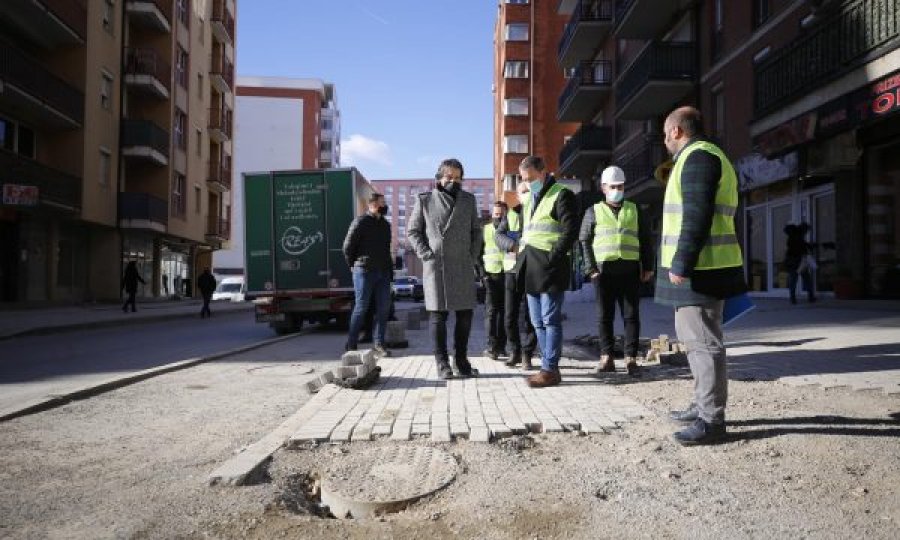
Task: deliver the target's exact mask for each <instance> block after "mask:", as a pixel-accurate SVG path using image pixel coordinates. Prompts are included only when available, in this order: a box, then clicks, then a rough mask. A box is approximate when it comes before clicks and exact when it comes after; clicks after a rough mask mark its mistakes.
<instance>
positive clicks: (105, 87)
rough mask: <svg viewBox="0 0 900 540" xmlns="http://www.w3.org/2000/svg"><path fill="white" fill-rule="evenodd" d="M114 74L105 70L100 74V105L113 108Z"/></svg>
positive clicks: (109, 108)
mask: <svg viewBox="0 0 900 540" xmlns="http://www.w3.org/2000/svg"><path fill="white" fill-rule="evenodd" d="M112 88H113V76H112V75H111V74H110V73H108V72H107V71H106V70H104V71H103V72H102V73H101V74H100V106H101V107H103V108H104V109H106V110H107V111H109V110H112Z"/></svg>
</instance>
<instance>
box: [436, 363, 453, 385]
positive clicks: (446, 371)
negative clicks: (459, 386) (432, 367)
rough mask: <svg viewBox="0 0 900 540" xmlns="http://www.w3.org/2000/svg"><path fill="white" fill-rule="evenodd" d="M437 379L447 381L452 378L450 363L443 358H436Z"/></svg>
mask: <svg viewBox="0 0 900 540" xmlns="http://www.w3.org/2000/svg"><path fill="white" fill-rule="evenodd" d="M435 361H436V362H437V371H438V377H440V378H442V379H444V380H447V379H452V378H453V370H452V369H451V368H450V362H448V361H447V360H446V359H444V358H436V359H435Z"/></svg>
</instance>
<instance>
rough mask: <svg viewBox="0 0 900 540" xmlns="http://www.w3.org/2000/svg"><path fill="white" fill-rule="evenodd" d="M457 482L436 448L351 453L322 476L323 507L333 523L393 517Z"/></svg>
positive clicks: (453, 465) (452, 468) (453, 469)
mask: <svg viewBox="0 0 900 540" xmlns="http://www.w3.org/2000/svg"><path fill="white" fill-rule="evenodd" d="M454 478H456V461H455V460H454V459H453V457H452V456H450V454H448V453H446V452H444V451H442V450H438V449H436V448H429V447H427V446H424V447H390V448H387V447H386V448H382V449H370V450H365V451H361V452H354V453H353V454H349V455H347V456H345V457H343V458H341V462H340V463H339V464H337V465H335V466H333V467H331V468H330V469H329V470H328V471H326V472H325V474H324V475H323V477H322V503H324V504H326V505H328V508H329V509H330V510H331V513H332V514H334V515H335V516H336V517H338V518H347V517H353V518H361V517H373V516H377V515H380V514H386V513H389V512H398V511H400V510H402V509H404V508H406V506H407V505H409V504H410V503H411V502H413V501H415V500H416V499H419V498H421V497H424V496H425V495H429V494H431V493H434V492H435V491H437V490H439V489H441V488H443V487H445V486H447V484H449V483H450V482H452V481H453V479H454Z"/></svg>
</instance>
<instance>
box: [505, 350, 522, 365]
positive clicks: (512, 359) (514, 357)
mask: <svg viewBox="0 0 900 540" xmlns="http://www.w3.org/2000/svg"><path fill="white" fill-rule="evenodd" d="M521 363H522V353H521V352H518V351H514V352H513V353H512V354H511V355H510V356H509V360H507V361H506V367H516V366H518V365H519V364H521Z"/></svg>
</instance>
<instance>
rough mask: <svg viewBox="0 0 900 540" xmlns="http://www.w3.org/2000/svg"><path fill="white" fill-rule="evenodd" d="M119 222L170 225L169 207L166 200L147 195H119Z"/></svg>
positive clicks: (124, 193) (129, 193)
mask: <svg viewBox="0 0 900 540" xmlns="http://www.w3.org/2000/svg"><path fill="white" fill-rule="evenodd" d="M119 220H120V221H123V220H125V221H142V222H151V223H159V224H161V225H168V224H169V206H168V204H166V201H165V199H160V198H159V197H154V196H153V195H149V194H147V193H133V192H123V193H119Z"/></svg>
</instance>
